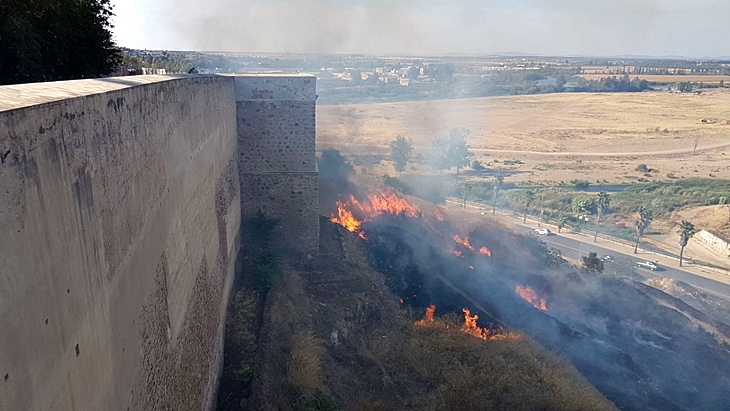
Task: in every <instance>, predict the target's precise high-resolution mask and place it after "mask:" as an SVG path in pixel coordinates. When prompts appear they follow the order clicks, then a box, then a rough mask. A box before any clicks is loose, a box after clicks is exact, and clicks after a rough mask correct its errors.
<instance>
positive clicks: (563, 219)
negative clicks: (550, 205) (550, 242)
mask: <svg viewBox="0 0 730 411" xmlns="http://www.w3.org/2000/svg"><path fill="white" fill-rule="evenodd" d="M567 222H568V218H567V217H566V216H564V215H562V214H560V215H559V216H558V221H557V223H558V224H557V225H558V233H559V232H560V230H562V229H563V228H564V227H565V223H567Z"/></svg>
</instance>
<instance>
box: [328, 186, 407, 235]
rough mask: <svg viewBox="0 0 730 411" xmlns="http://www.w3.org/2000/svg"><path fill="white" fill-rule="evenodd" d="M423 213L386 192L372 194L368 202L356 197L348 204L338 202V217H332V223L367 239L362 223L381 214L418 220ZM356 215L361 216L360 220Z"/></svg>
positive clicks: (351, 198) (351, 197)
mask: <svg viewBox="0 0 730 411" xmlns="http://www.w3.org/2000/svg"><path fill="white" fill-rule="evenodd" d="M420 213H421V211H420V210H419V209H418V207H415V206H412V205H410V204H408V202H407V201H406V200H404V199H402V198H399V197H398V196H397V195H395V194H394V193H391V192H389V191H385V192H383V193H380V194H372V195H369V196H368V197H367V201H363V202H360V201H358V200H357V199H356V198H355V197H354V196H352V195H351V196H350V201H348V202H346V203H345V202H342V201H338V202H337V215H332V218H331V219H330V221H332V222H333V223H336V224H339V225H341V226H343V227H345V228H346V229H347V230H348V231H350V232H353V233H355V232H359V233H360V237H361V238H363V239H365V234H363V233H362V231H361V230H362V228H361V226H362V223H363V222H364V221H367V220H368V219H372V218H374V217H376V216H378V215H380V214H392V215H405V216H407V217H411V218H418V217H419V216H420ZM355 215H358V216H361V217H362V219H361V220H358V219H357V218H355Z"/></svg>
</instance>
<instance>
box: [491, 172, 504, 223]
mask: <svg viewBox="0 0 730 411" xmlns="http://www.w3.org/2000/svg"><path fill="white" fill-rule="evenodd" d="M502 184H504V177H502V175H501V174H497V175H496V176H494V185H493V186H492V193H493V196H492V215H495V214H496V213H497V194H499V190H501V189H502Z"/></svg>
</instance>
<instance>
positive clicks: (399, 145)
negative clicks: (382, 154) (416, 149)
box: [390, 136, 413, 172]
mask: <svg viewBox="0 0 730 411" xmlns="http://www.w3.org/2000/svg"><path fill="white" fill-rule="evenodd" d="M412 153H413V143H411V139H409V138H405V137H404V136H397V137H396V138H395V140H393V141H391V142H390V159H391V160H392V161H393V166H394V167H395V169H396V171H398V172H403V171H405V169H406V165H407V164H408V161H409V160H410V159H411V154H412Z"/></svg>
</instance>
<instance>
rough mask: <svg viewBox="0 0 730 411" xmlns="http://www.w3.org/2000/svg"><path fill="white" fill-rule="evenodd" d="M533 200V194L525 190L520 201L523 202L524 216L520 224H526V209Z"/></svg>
mask: <svg viewBox="0 0 730 411" xmlns="http://www.w3.org/2000/svg"><path fill="white" fill-rule="evenodd" d="M534 199H535V193H533V192H532V191H530V190H525V192H524V193H522V201H524V202H525V214H524V215H523V216H522V222H523V223H526V222H527V209H528V208H529V207H530V204H531V203H532V200H534Z"/></svg>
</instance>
